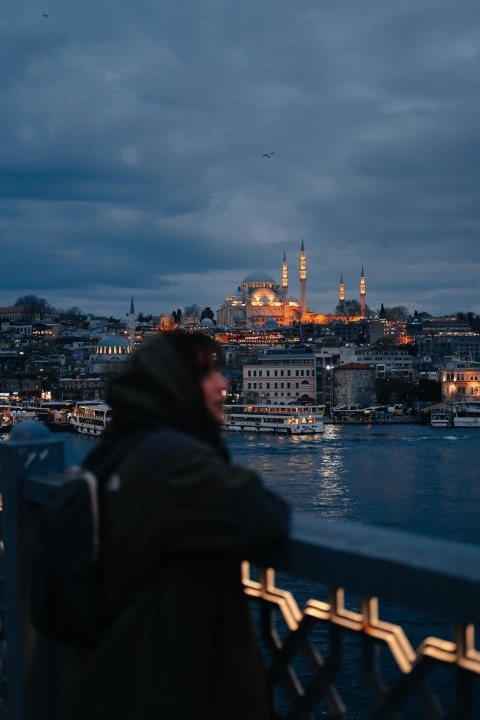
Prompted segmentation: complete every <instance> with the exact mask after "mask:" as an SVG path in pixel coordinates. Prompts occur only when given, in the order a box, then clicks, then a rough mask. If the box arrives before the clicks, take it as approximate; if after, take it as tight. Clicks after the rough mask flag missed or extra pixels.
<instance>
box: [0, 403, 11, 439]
mask: <svg viewBox="0 0 480 720" xmlns="http://www.w3.org/2000/svg"><path fill="white" fill-rule="evenodd" d="M13 425H14V417H13V413H12V409H11V407H10V405H1V406H0V433H7V432H10V430H11V429H12V427H13Z"/></svg>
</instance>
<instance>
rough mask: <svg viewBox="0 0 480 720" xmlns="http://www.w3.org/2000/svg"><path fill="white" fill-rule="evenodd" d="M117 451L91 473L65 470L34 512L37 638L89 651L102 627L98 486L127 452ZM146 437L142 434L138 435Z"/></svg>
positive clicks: (33, 581)
mask: <svg viewBox="0 0 480 720" xmlns="http://www.w3.org/2000/svg"><path fill="white" fill-rule="evenodd" d="M134 435H136V437H130V438H127V439H126V441H125V442H124V443H122V444H119V445H117V446H116V447H115V448H114V449H113V450H112V452H111V453H110V454H109V455H108V456H107V458H106V460H105V461H104V462H103V463H102V464H100V465H99V467H98V468H97V469H96V473H95V474H94V473H93V472H91V471H89V470H87V469H86V468H84V467H77V466H72V467H68V468H66V470H65V472H64V474H63V475H61V476H57V477H56V481H57V484H56V486H55V489H54V490H52V492H51V493H50V495H49V496H48V498H47V500H46V501H45V503H44V504H43V505H42V507H41V508H40V510H39V515H38V518H37V528H36V537H35V542H34V546H33V554H32V565H31V576H30V614H31V620H32V624H33V627H34V628H35V630H36V631H37V632H39V633H40V634H42V635H45V636H46V637H49V638H51V639H53V640H57V641H59V642H62V643H65V644H68V645H74V646H78V647H88V646H90V645H92V644H94V643H95V641H96V640H97V639H98V638H99V636H100V634H101V631H102V628H103V627H104V618H103V612H102V603H101V585H100V563H99V551H100V508H99V493H98V483H99V480H102V478H104V477H105V478H107V477H108V476H109V475H110V474H111V473H112V472H113V470H114V469H115V467H116V466H118V465H119V463H120V461H121V460H122V458H123V457H124V456H126V455H127V453H128V451H129V450H130V449H131V448H132V445H133V443H134V440H138V439H139V438H138V435H137V434H134ZM142 436H145V431H143V432H142Z"/></svg>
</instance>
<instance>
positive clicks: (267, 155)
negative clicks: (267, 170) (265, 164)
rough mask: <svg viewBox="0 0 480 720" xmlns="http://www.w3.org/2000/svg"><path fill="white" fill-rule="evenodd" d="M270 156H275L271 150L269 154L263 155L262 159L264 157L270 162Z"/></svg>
mask: <svg viewBox="0 0 480 720" xmlns="http://www.w3.org/2000/svg"><path fill="white" fill-rule="evenodd" d="M272 155H275V152H274V151H273V150H272V152H271V153H263V155H262V157H266V158H268V159H269V160H270V158H271V157H272Z"/></svg>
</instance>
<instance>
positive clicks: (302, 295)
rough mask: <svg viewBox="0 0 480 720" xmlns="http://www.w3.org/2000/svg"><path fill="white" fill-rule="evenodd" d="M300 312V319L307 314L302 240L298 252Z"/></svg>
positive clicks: (304, 260)
mask: <svg viewBox="0 0 480 720" xmlns="http://www.w3.org/2000/svg"><path fill="white" fill-rule="evenodd" d="M300 310H301V313H302V317H304V315H306V312H307V260H306V258H305V246H304V244H303V238H302V247H301V250H300Z"/></svg>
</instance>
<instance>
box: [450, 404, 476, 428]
mask: <svg viewBox="0 0 480 720" xmlns="http://www.w3.org/2000/svg"><path fill="white" fill-rule="evenodd" d="M452 422H453V427H461V428H480V402H470V403H469V402H464V403H454V404H453V415H452Z"/></svg>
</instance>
